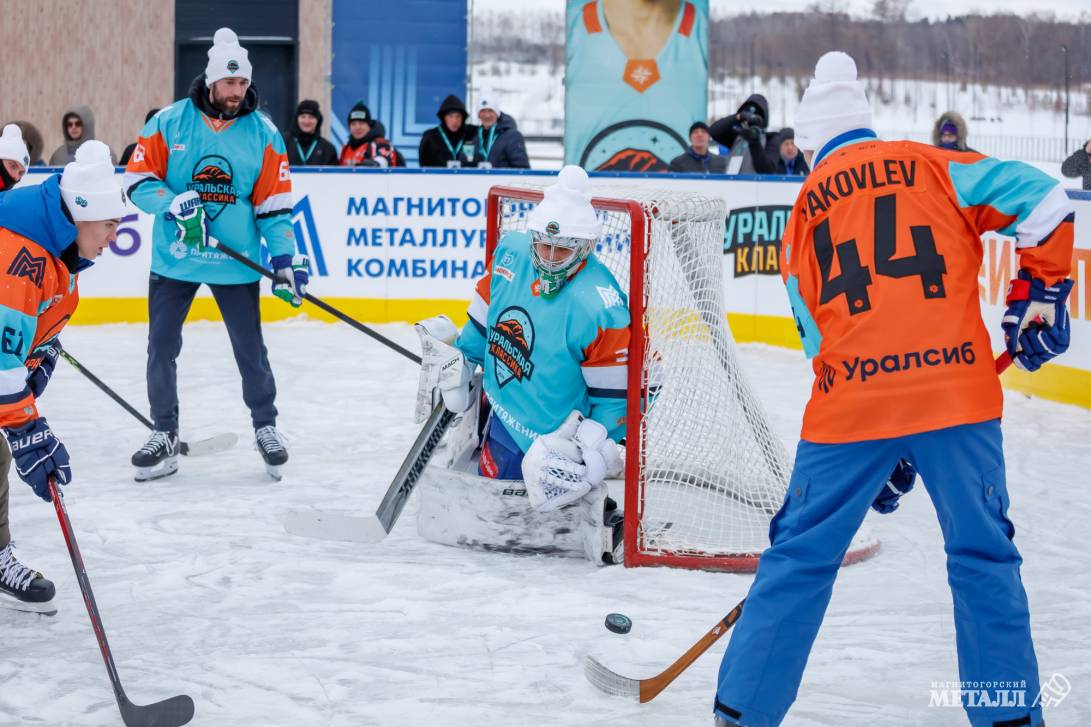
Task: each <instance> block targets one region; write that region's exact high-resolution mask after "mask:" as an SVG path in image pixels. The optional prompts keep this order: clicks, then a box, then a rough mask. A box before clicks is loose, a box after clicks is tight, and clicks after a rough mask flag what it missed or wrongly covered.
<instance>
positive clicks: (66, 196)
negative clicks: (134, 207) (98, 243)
mask: <svg viewBox="0 0 1091 727" xmlns="http://www.w3.org/2000/svg"><path fill="white" fill-rule="evenodd" d="M61 198H62V199H63V200H64V204H65V206H66V207H67V208H68V212H69V214H71V215H72V219H73V220H75V221H77V222H85V221H92V220H120V219H121V218H122V217H124V216H125V212H126V209H125V192H124V191H122V189H121V185H120V184H118V181H117V177H116V176H114V165H113V164H112V163H111V162H110V149H109V148H108V147H107V146H106V145H105V144H103V143H102V142H101V141H96V140H95V139H90V140H88V141H85V142H83V143H82V144H80V146H79V148H78V149H76V161H74V162H69V163H68V164H67V165H66V166H65V168H64V173H63V174H61Z"/></svg>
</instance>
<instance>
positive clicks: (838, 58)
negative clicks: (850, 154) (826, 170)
mask: <svg viewBox="0 0 1091 727" xmlns="http://www.w3.org/2000/svg"><path fill="white" fill-rule="evenodd" d="M868 128H871V104H869V103H868V100H867V94H866V93H865V92H864V84H863V83H861V82H860V81H859V80H858V79H857V77H856V61H854V60H853V59H852V56H850V55H849V54H848V53H842V52H841V51H836V50H835V51H830V52H829V53H827V54H825V55H824V56H822V57H821V58H819V59H818V63H816V64H815V67H814V80H813V81H811V83H810V85H809V86H807V90H806V91H804V92H803V99H802V100H801V101H800V102H799V110H798V111H797V112H796V122H795V130H796V145H797V146H798V147H799V148H800V149H806V150H810V151H819V150H821V149H822V147H823V146H825V145H826V143H827V142H828V141H829V140H830V139H832V138H834V137H835V136H837V135H839V134H843V133H845V132H846V131H852V130H853V129H868Z"/></svg>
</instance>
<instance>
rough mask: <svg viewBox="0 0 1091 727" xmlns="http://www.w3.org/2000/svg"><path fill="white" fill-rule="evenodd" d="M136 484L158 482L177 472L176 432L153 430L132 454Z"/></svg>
mask: <svg viewBox="0 0 1091 727" xmlns="http://www.w3.org/2000/svg"><path fill="white" fill-rule="evenodd" d="M132 463H133V466H134V467H136V475H135V476H134V478H135V479H136V481H137V482H147V481H148V480H158V479H160V478H163V477H166V476H167V475H173V474H174V473H175V472H177V471H178V432H163V431H159V430H155V431H153V432H152V433H151V436H149V437H148V441H146V442H144V446H143V447H141V448H140V449H138V450H137V451H136V453H135V454H133V458H132Z"/></svg>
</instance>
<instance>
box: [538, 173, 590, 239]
mask: <svg viewBox="0 0 1091 727" xmlns="http://www.w3.org/2000/svg"><path fill="white" fill-rule="evenodd" d="M590 187H591V182H590V180H589V179H588V178H587V172H585V171H584V170H583V169H581V168H580V167H577V166H576V165H574V164H569V165H568V166H567V167H565V168H564V169H562V170H561V171H560V174H558V175H557V182H556V184H553V185H552V186H549V187H546V190H545V193H544V195H543V197H542V201H541V202H539V203H538V204H537V205H535V207H534V209H532V210H531V211H530V214H529V215H528V216H527V229H528V230H530V231H531V232H540V233H543V234H546V235H550V236H552V237H576V238H579V239H581V240H597V239H598V237H599V233H600V232H601V231H602V222H600V221H599V218H598V216H596V215H595V208H594V207H592V206H591V189H590Z"/></svg>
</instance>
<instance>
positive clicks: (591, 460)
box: [417, 166, 629, 564]
mask: <svg viewBox="0 0 1091 727" xmlns="http://www.w3.org/2000/svg"><path fill="white" fill-rule="evenodd" d="M589 187H590V185H589V181H588V178H587V174H586V172H584V170H583V169H581V168H579V167H576V166H568V167H565V168H564V169H562V170H561V172H560V174H559V175H558V177H557V182H556V183H555V184H554V185H553V186H551V187H548V188H547V189H546V190H545V194H544V199H543V200H542V202H541V203H539V204H538V205H536V206H535V207H534V209H533V210H531V211H530V212H529V214H528V218H527V229H526V231H511V232H508V233H506V234H505V235H504V236H503V237H502V238H501V239H500V240H499V242H498V244H497V246H496V249H495V250H494V251H493V255H492V258H491V260H490V261H489V267H488V269H487V272H486V274H485V276H484V277H483V278H481V280H479V281H478V282H477V285H476V289H475V292H474V296H473V300H472V302H471V303H470V307H469V321H468V322H467V323H466V325H465V326H463V328H462V330H461V332H459V331H458V330H457V329H456V328H455V326H454V325H453V324H452V323H451V321H450V320H449V319H447V318H446V317H443V316H438V317H435V318H430V319H428V320H425V321H422V322H420V323H419V324H417V331H418V333H419V335H420V337H421V347H422V366H421V376H420V390H419V394H418V398H417V419H418V421H423V420H424V418H425V417H426V416H427V414H428V412H429V411H430V410H431V408H432V406H433V405H434V404H435V403H437V402H438V401H439V399H440V398H441V399H442V401H443V403H444V405H445V406H446V407H447V408H448V409H449V410H451V411H452V412H456V413H461V414H462V417H461V420H460V422H459V424H457V425H456V426H455V427H454V428H453V429H452V431H451V432H449V433H448V439H447V443H448V448H447V451H448V457H447V462H446V465H445V466H437V465H433V466H431V467H429V468H428V470H426V472H425V474H424V476H423V477H422V478H421V482H420V503H421V509H420V514H419V516H418V530H419V532H420V534H421V535H422V536H423V537H425V538H426V539H429V540H433V541H436V542H440V543H445V544H448V545H461V546H467V547H474V548H479V549H485V550H497V551H505V552H514V553H543V554H552V555H562V556H586V557H587V558H588V559H590V560H592V561H594V562H595V563H598V564H608V563H616V562H620V560H621V523H622V520H623V518H622V516H621V513H620V512H619V511H618V509H617V505H616V503H615V502H614V501H613V500H612V499H611V498H610V497H609V496H608V486H607V480H609V479H611V478H616V477H620V476H621V472H622V459H621V448H620V447H619V446H618V444H617V443H618V442H619V441H621V440H622V439H623V438H624V436H625V385H626V364H627V361H628V348H629V308H628V304H627V301H626V296H625V293H624V292H623V291H622V290H621V288H620V286H619V285H618V283H617V281H616V280H615V278H614V276H613V275H612V274H611V273H610V271H609V270H608V269H607V268H606V267H605V266H604V265H603V264H602V263H601V262H600V261H599V260H598V259H597V258H596V257H595V254H594V249H595V244H596V242H597V241H598V239H599V236H600V234H601V228H602V225H601V222H600V221H599V219H598V217H597V216H596V214H595V210H594V208H593V207H592V206H591V195H590V189H589ZM478 367H480V368H481V369H482V371H481V373H480V374H478V375H476V376H475V375H474V372H475V371H476V370H477V368H478ZM478 381H479V382H480V389H481V391H482V392H483V395H482V393H478V391H477V387H476V386H472V385H473V384H476V383H477V382H478Z"/></svg>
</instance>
